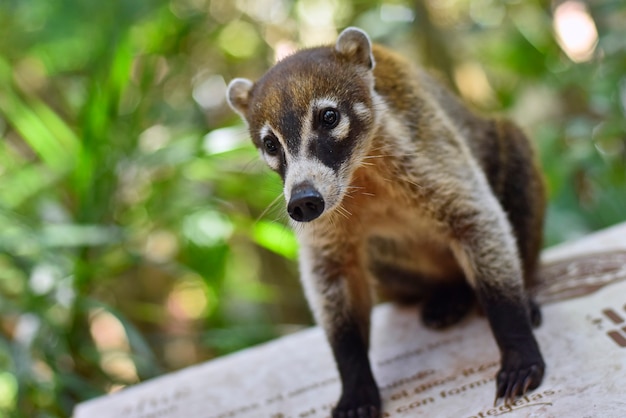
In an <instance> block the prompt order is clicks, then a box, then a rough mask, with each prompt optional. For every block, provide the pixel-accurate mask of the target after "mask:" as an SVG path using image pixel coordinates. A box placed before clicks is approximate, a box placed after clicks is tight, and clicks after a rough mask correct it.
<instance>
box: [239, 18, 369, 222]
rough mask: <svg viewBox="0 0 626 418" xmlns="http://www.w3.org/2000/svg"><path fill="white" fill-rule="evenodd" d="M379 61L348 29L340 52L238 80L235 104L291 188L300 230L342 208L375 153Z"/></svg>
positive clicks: (311, 55) (306, 54)
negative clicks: (360, 169) (371, 151)
mask: <svg viewBox="0 0 626 418" xmlns="http://www.w3.org/2000/svg"><path fill="white" fill-rule="evenodd" d="M373 67H374V59H373V57H372V53H371V44H370V41H369V38H368V37H367V35H366V34H365V33H364V32H362V31H361V30H359V29H354V28H348V29H346V30H344V31H343V32H342V33H341V35H340V36H339V38H338V40H337V43H336V44H335V45H334V46H333V47H321V48H314V49H307V50H303V51H300V52H298V53H296V54H294V55H292V56H290V57H287V58H285V59H284V60H282V61H281V62H279V63H278V64H276V65H275V66H274V67H273V68H271V69H270V70H269V71H268V72H267V73H266V74H265V75H264V76H263V77H262V78H261V79H260V80H259V81H257V82H256V83H252V82H251V81H249V80H246V79H241V78H239V79H235V80H233V81H232V82H231V83H230V85H229V87H228V101H229V103H230V105H231V107H232V108H233V109H234V110H236V111H237V112H238V113H239V114H241V115H242V116H243V117H244V118H245V120H246V121H247V123H248V127H249V129H250V134H251V136H252V141H253V142H254V144H255V145H256V147H257V148H258V150H259V152H260V154H261V157H262V158H263V159H264V160H265V162H266V163H267V165H268V166H269V167H270V168H271V169H272V170H274V171H276V172H277V173H278V174H280V176H281V178H282V179H283V183H284V190H283V191H284V195H285V199H286V201H287V211H288V213H289V215H290V216H291V218H292V219H294V220H295V221H298V222H309V221H312V220H314V219H316V218H318V217H320V216H321V215H323V214H325V213H330V212H332V211H333V210H334V209H335V208H337V207H338V206H339V205H340V204H341V201H342V199H343V197H344V196H345V194H346V192H347V191H348V189H349V185H350V180H351V177H352V174H353V172H354V170H355V169H356V168H357V167H358V166H359V165H360V164H361V162H362V158H363V157H364V156H365V153H366V152H367V150H368V148H369V142H370V136H371V131H372V129H373V126H374V109H373V98H372V91H373V83H374V81H373V74H372V69H373Z"/></svg>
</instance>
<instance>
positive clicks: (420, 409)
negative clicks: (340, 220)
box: [74, 224, 626, 418]
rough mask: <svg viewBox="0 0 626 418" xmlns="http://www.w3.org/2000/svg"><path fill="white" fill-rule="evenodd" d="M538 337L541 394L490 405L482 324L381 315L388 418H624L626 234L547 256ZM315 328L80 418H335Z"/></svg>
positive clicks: (489, 357) (139, 389) (89, 405)
mask: <svg viewBox="0 0 626 418" xmlns="http://www.w3.org/2000/svg"><path fill="white" fill-rule="evenodd" d="M543 260H544V265H543V268H542V276H541V277H542V281H541V283H540V284H539V285H538V286H537V287H536V288H535V289H533V292H534V293H535V294H536V296H537V298H538V299H539V300H540V301H542V302H543V303H544V308H543V313H544V323H543V325H542V326H541V327H540V328H539V329H538V330H537V331H536V333H537V338H538V340H539V344H540V345H541V348H542V351H543V353H544V357H545V360H546V363H547V365H548V368H547V372H546V376H545V379H544V382H543V384H542V385H541V386H540V387H539V388H538V389H537V390H535V391H534V392H532V393H531V394H529V395H528V396H525V397H523V398H520V399H519V400H518V401H517V402H515V403H514V404H513V405H508V406H505V405H502V404H500V405H498V406H496V407H494V406H493V398H494V394H495V382H494V375H495V373H496V371H497V368H498V365H499V358H498V357H499V356H498V350H497V347H496V345H495V342H494V340H493V338H492V336H491V334H490V332H489V329H488V325H487V322H486V320H485V319H484V318H482V317H480V316H479V315H474V316H472V317H471V318H469V319H467V320H465V321H464V322H463V323H462V324H461V325H460V326H457V327H453V328H451V329H449V330H446V331H443V332H441V331H439V332H437V331H432V330H428V329H424V328H423V327H422V326H421V325H420V323H419V320H418V318H419V316H418V313H417V308H399V307H395V306H392V305H381V306H379V307H377V308H376V310H375V314H374V318H373V324H372V325H373V326H372V329H373V331H372V350H371V355H370V357H371V359H372V364H373V368H374V373H375V375H376V378H377V381H378V384H379V386H380V388H381V394H382V398H383V402H384V416H388V417H420V416H423V417H464V418H470V417H487V416H495V415H503V414H506V415H507V416H508V417H511V418H513V417H609V418H610V417H623V416H625V414H626V397H625V396H624V393H626V392H625V389H624V388H626V280H624V279H626V224H622V225H618V226H616V227H613V228H610V229H608V230H605V231H602V232H599V233H596V234H593V235H590V236H589V237H586V238H583V239H581V240H579V241H576V242H573V243H568V244H564V245H561V246H558V247H556V248H551V249H548V250H546V251H545V252H544V254H543ZM339 391H340V387H339V381H338V377H337V373H336V371H335V367H334V363H333V360H332V356H331V353H330V349H329V347H328V345H327V343H326V341H325V338H324V335H323V334H322V332H321V330H320V329H318V328H312V329H310V330H306V331H302V332H298V333H296V334H293V335H290V336H287V337H284V338H281V339H278V340H276V341H272V342H270V343H267V344H263V345H260V346H258V347H255V348H251V349H248V350H244V351H241V352H239V353H236V354H233V355H230V356H226V357H223V358H220V359H217V360H214V361H211V362H208V363H205V364H201V365H198V366H195V367H190V368H188V369H184V370H181V371H179V372H176V373H172V374H168V375H165V376H162V377H160V378H157V379H153V380H151V381H147V382H144V383H142V384H138V385H136V386H134V387H131V388H127V389H125V390H123V391H121V392H118V393H115V394H113V395H110V396H106V397H102V398H98V399H94V400H91V401H88V402H85V403H83V404H80V405H78V407H77V408H76V410H75V414H74V417H75V418H109V417H111V418H113V417H115V418H175V417H199V418H259V417H262V418H301V417H302V418H303V417H307V418H308V417H311V418H315V417H320V418H326V417H329V414H330V408H331V406H332V404H333V402H334V401H336V399H337V398H338V396H339Z"/></svg>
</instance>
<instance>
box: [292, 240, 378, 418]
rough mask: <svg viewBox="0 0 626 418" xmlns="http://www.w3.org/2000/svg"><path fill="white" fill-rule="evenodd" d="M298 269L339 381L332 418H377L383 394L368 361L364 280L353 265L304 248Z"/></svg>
mask: <svg viewBox="0 0 626 418" xmlns="http://www.w3.org/2000/svg"><path fill="white" fill-rule="evenodd" d="M340 252H342V253H345V254H353V253H354V252H353V251H349V250H346V249H342V250H340ZM300 269H301V278H302V282H303V285H304V288H305V292H306V295H307V299H308V300H309V304H310V305H311V308H312V310H313V313H314V314H315V317H316V321H317V322H318V323H319V324H320V325H321V326H322V327H323V328H324V331H325V332H326V336H327V338H328V341H329V343H330V346H331V349H332V352H333V355H334V358H335V362H336V363H337V369H338V371H339V376H340V379H341V386H342V393H341V397H340V398H339V401H338V403H337V405H336V407H335V408H334V409H333V418H348V417H354V418H378V417H379V416H380V411H381V401H380V394H379V390H378V386H377V385H376V381H375V380H374V376H373V374H372V369H371V367H370V362H369V357H368V350H369V331H370V313H371V308H372V297H371V293H370V289H369V286H368V283H367V281H366V277H365V275H363V274H362V272H361V271H360V270H359V268H358V267H357V266H356V264H355V262H354V261H353V260H347V259H345V257H342V256H341V255H337V254H333V256H332V257H325V256H323V255H322V254H321V252H316V251H314V250H312V249H310V248H306V247H305V248H303V249H302V254H301V256H300Z"/></svg>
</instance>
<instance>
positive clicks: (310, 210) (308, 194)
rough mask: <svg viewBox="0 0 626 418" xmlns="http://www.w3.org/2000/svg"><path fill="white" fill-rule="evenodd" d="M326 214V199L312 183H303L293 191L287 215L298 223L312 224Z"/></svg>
mask: <svg viewBox="0 0 626 418" xmlns="http://www.w3.org/2000/svg"><path fill="white" fill-rule="evenodd" d="M322 212H324V198H323V197H322V195H321V194H320V192H318V191H317V189H316V188H315V187H313V185H311V184H310V183H301V184H299V185H298V186H296V187H294V188H293V190H292V191H291V198H290V199H289V203H288V204H287V213H289V216H291V219H293V220H294V221H297V222H310V221H312V220H314V219H316V218H318V217H319V216H320V215H321V214H322Z"/></svg>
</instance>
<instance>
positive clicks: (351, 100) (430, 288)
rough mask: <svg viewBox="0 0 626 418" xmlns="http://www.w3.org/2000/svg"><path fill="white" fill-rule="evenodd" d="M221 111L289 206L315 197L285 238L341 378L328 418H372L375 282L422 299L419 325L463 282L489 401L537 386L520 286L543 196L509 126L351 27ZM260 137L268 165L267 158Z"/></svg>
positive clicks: (237, 88)
mask: <svg viewBox="0 0 626 418" xmlns="http://www.w3.org/2000/svg"><path fill="white" fill-rule="evenodd" d="M372 66H373V71H372ZM329 75H330V76H329ZM229 101H230V103H231V105H232V106H233V108H234V109H236V110H237V111H238V112H239V113H240V114H241V115H242V116H244V117H245V118H246V120H247V122H248V124H249V127H250V133H251V136H252V139H253V141H254V143H255V144H256V146H257V147H258V148H259V150H260V152H261V155H262V156H263V158H265V159H266V161H267V162H268V164H269V165H270V166H271V167H272V168H273V169H274V170H276V171H277V172H278V173H279V174H280V175H281V176H282V178H283V181H284V182H285V197H286V198H287V200H288V201H289V202H290V205H291V200H290V199H291V198H293V195H294V190H296V189H298V188H302V187H305V188H307V189H306V190H307V191H308V192H310V193H312V194H313V195H315V196H318V194H319V197H320V199H322V201H323V202H324V209H323V211H321V210H319V209H320V208H319V207H318V206H319V205H318V203H319V202H320V200H319V199H318V200H314V204H313V207H314V208H316V213H315V214H314V215H312V216H311V218H310V219H306V220H307V221H309V220H311V222H305V223H294V228H295V230H296V232H297V235H298V238H299V241H300V245H301V254H300V269H301V275H302V282H303V285H304V288H305V292H306V294H307V298H308V300H309V303H310V305H311V308H312V309H313V311H314V314H315V316H316V319H317V321H318V322H319V323H320V324H321V325H322V326H323V327H324V329H325V331H326V333H327V335H328V338H329V341H330V343H331V347H332V348H333V352H334V354H335V358H336V360H337V364H338V368H339V372H340V375H341V378H342V382H343V395H342V397H341V399H340V402H339V404H338V406H337V408H336V409H335V412H334V413H333V415H334V416H335V417H342V416H349V415H350V414H351V413H357V411H359V410H363V408H365V409H367V411H370V412H371V416H378V411H379V407H380V399H379V397H378V393H377V389H376V386H375V382H374V380H373V377H372V374H371V370H370V368H369V364H368V363H367V353H366V350H367V346H368V341H369V316H370V311H371V308H372V304H373V303H374V300H375V298H374V296H373V288H374V286H373V284H376V286H375V287H376V288H377V289H378V290H379V291H380V293H382V294H384V295H385V296H387V297H391V298H393V299H395V300H398V301H406V300H412V299H415V298H419V297H422V296H425V297H426V298H427V299H426V301H425V306H424V314H423V315H424V319H425V321H426V322H427V323H429V324H431V325H433V326H437V327H439V326H445V325H448V324H450V323H453V322H455V321H457V320H458V319H460V317H461V316H462V314H463V313H464V312H465V310H466V302H467V301H468V299H467V296H466V293H467V291H466V290H465V289H466V287H464V286H466V285H464V284H463V283H465V282H468V283H469V284H471V286H472V288H473V289H474V291H475V292H476V295H477V296H478V299H479V301H480V302H481V304H482V305H483V308H484V309H485V311H486V314H487V317H488V319H489V321H490V325H491V327H492V330H493V333H494V336H495V338H496V341H497V342H498V345H499V346H500V349H501V353H502V370H501V371H500V373H499V375H498V379H497V384H498V389H497V396H503V397H505V399H507V400H510V399H512V398H514V397H515V396H516V395H521V394H523V393H524V392H525V391H526V390H527V389H528V388H529V387H530V388H534V387H536V386H537V385H538V384H539V383H540V381H541V377H542V375H543V367H544V366H543V361H542V359H541V354H540V353H539V349H538V347H537V344H536V342H535V340H534V337H533V335H532V332H531V330H530V320H531V317H532V321H533V323H536V322H538V321H539V311H538V310H537V309H536V307H535V306H534V304H532V303H531V302H530V301H529V300H528V298H527V295H526V293H525V290H524V282H526V283H530V282H532V280H533V278H534V276H535V270H536V265H537V258H538V253H539V249H540V246H541V236H542V224H543V216H544V206H545V193H544V189H543V183H542V180H541V175H540V172H539V170H538V167H537V165H536V163H535V162H534V154H533V151H532V147H531V145H530V143H529V141H528V140H527V139H526V137H525V136H524V134H523V133H522V132H521V131H520V130H519V128H517V127H516V126H515V125H514V124H512V123H511V122H509V121H506V120H493V119H487V118H483V117H480V116H477V115H474V114H473V113H471V112H470V111H469V110H467V108H465V107H464V106H463V105H462V104H461V103H460V102H459V101H458V100H457V99H456V98H455V97H454V96H452V95H451V94H450V93H448V92H447V91H446V90H445V89H444V88H442V87H441V86H440V85H439V84H438V83H437V82H436V81H435V80H434V79H433V78H432V77H430V76H429V75H427V74H426V73H424V72H422V71H420V70H417V69H415V68H414V67H412V66H411V65H410V64H409V63H408V62H406V61H405V60H404V59H403V58H402V57H400V56H398V55H396V54H395V53H393V52H391V51H389V50H387V49H385V48H383V47H381V46H376V45H374V46H373V47H370V44H369V40H368V39H367V37H366V35H364V34H363V33H362V32H360V31H358V30H355V29H348V30H346V31H344V32H343V33H342V34H341V35H340V38H339V40H338V41H337V44H336V45H335V47H334V48H333V47H328V48H326V47H323V48H314V49H309V50H304V51H301V52H299V53H297V54H296V55H294V56H292V57H289V58H287V59H285V60H284V61H282V62H281V63H279V64H278V65H277V66H275V67H273V68H272V69H271V70H270V71H269V72H268V73H267V74H266V75H265V76H264V77H263V78H261V79H260V80H259V81H258V82H257V83H251V82H249V81H244V80H235V81H233V82H232V83H231V86H230V87H229ZM316 106H318V107H321V108H322V109H318V107H316ZM323 108H331V109H335V108H336V109H335V110H336V111H337V112H338V113H337V114H338V115H340V118H342V119H341V120H342V121H343V123H344V127H343V128H342V129H341V130H339V128H337V129H335V128H333V127H331V126H330V125H329V127H328V128H327V129H326V128H323V127H322V128H320V126H318V125H319V124H320V123H322V122H319V120H321V119H320V115H321V114H322V112H323V111H324V110H323ZM348 128H349V129H348ZM339 136H341V137H339ZM268 138H270V142H273V143H276V144H279V148H280V153H279V154H275V155H271V154H268V151H267V150H266V149H265V148H264V147H265V146H266V145H265V143H266V141H267V140H268ZM322 162H323V164H322ZM303 185H304V186H303ZM298 190H299V189H298ZM318 191H319V193H318ZM296 203H297V202H296ZM317 212H319V213H317ZM294 219H295V218H294ZM467 289H469V288H467ZM448 290H450V292H449V293H446V292H448ZM468 291H469V290H468ZM429 295H430V296H429ZM446 295H450V298H452V299H450V300H447V299H446V298H447V296H446ZM457 302H458V305H459V306H461V307H460V308H458V307H457V305H455V304H457ZM442 305H443V306H442ZM448 305H450V306H448ZM443 308H445V309H443ZM448 308H450V309H449V310H450V312H448ZM448 314H449V315H448ZM511 327H514V328H515V329H517V330H518V331H516V332H519V336H521V337H519V336H518V337H519V338H518V340H519V343H516V344H517V345H516V344H513V341H516V340H515V338H517V337H516V336H513V335H511ZM527 377H528V378H527ZM368 408H371V409H368ZM368 413H369V412H368ZM359 416H360V415H359ZM363 416H370V415H363Z"/></svg>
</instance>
